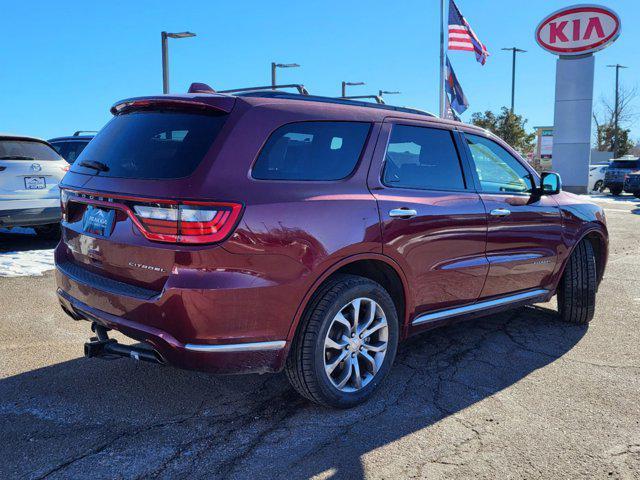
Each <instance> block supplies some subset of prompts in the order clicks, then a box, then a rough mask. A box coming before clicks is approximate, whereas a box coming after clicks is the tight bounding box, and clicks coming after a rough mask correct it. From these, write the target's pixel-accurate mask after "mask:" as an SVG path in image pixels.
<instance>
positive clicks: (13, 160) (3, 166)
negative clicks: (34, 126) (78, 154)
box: [0, 134, 69, 238]
mask: <svg viewBox="0 0 640 480" xmlns="http://www.w3.org/2000/svg"><path fill="white" fill-rule="evenodd" d="M68 170H69V164H68V163H67V162H66V161H65V160H64V159H63V158H62V157H61V156H60V155H58V154H57V153H56V151H55V150H54V149H53V148H52V147H51V145H49V144H48V143H47V142H46V141H44V140H40V139H39V138H33V137H23V136H19V135H10V134H0V227H1V228H13V227H33V228H34V229H35V231H36V234H38V235H40V236H42V237H46V238H55V237H56V236H58V235H59V233H60V217H61V211H60V191H59V189H58V184H59V183H60V181H61V180H62V177H64V174H65V173H67V171H68Z"/></svg>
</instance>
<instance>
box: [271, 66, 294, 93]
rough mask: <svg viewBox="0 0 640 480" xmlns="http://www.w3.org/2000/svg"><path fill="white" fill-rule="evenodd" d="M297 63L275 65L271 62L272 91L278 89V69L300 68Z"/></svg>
mask: <svg viewBox="0 0 640 480" xmlns="http://www.w3.org/2000/svg"><path fill="white" fill-rule="evenodd" d="M299 66H300V65H298V64H297V63H275V62H271V89H272V90H275V89H276V68H295V67H299Z"/></svg>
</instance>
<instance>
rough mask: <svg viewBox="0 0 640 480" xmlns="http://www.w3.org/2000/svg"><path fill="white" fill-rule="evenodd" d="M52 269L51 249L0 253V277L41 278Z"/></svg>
mask: <svg viewBox="0 0 640 480" xmlns="http://www.w3.org/2000/svg"><path fill="white" fill-rule="evenodd" d="M53 268H54V266H53V249H46V250H27V251H24V252H4V253H0V277H25V276H31V277H33V276H41V275H42V272H46V271H47V270H53Z"/></svg>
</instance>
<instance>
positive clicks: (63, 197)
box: [60, 188, 69, 222]
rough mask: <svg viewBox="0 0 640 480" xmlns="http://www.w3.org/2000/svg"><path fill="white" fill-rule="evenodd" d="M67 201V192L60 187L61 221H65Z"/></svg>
mask: <svg viewBox="0 0 640 480" xmlns="http://www.w3.org/2000/svg"><path fill="white" fill-rule="evenodd" d="M68 202H69V192H67V191H66V190H65V189H64V188H61V189H60V210H62V221H63V222H66V221H67V203H68Z"/></svg>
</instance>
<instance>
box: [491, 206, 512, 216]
mask: <svg viewBox="0 0 640 480" xmlns="http://www.w3.org/2000/svg"><path fill="white" fill-rule="evenodd" d="M489 213H490V214H491V215H493V216H494V217H506V216H507V215H511V210H507V209H506V208H494V209H493V210H491V212H489Z"/></svg>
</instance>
